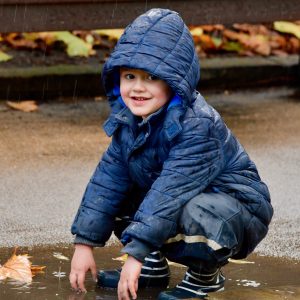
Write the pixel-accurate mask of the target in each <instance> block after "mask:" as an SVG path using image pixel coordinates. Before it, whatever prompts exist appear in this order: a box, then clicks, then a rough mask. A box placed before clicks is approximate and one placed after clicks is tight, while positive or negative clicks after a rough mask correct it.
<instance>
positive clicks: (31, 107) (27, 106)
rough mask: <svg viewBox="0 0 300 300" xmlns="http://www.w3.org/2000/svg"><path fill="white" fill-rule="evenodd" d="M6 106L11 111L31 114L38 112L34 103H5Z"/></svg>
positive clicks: (29, 101)
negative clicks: (11, 109)
mask: <svg viewBox="0 0 300 300" xmlns="http://www.w3.org/2000/svg"><path fill="white" fill-rule="evenodd" d="M6 104H7V105H8V106H9V107H10V108H13V109H16V110H21V111H23V112H33V111H36V110H38V106H37V104H36V102H35V101H31V100H28V101H21V102H12V101H6Z"/></svg>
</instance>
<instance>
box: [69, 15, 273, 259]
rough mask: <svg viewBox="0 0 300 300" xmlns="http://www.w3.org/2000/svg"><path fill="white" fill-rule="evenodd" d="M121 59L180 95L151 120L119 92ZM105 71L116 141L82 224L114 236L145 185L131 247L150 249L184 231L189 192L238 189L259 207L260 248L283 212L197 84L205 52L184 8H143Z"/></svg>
mask: <svg viewBox="0 0 300 300" xmlns="http://www.w3.org/2000/svg"><path fill="white" fill-rule="evenodd" d="M120 66H124V67H128V68H134V69H142V70H145V71H147V72H148V73H151V74H153V75H155V76H158V77H159V78H161V79H163V80H165V81H166V82H167V83H168V85H169V86H170V87H171V88H172V90H173V92H174V95H175V97H174V98H173V99H172V100H171V101H170V102H169V103H168V104H166V106H165V107H163V108H161V109H160V110H159V111H157V112H155V113H153V114H152V115H150V116H149V117H148V118H147V119H145V120H142V119H140V118H139V117H136V116H134V115H133V114H132V113H131V112H130V111H129V109H128V108H127V107H126V106H125V105H124V103H123V101H122V99H121V96H120V94H119V88H118V85H119V67H120ZM102 76H103V84H104V87H105V90H106V93H107V96H108V99H109V102H110V105H111V108H112V111H111V115H110V117H109V119H108V120H107V121H106V122H105V124H104V130H105V132H106V133H107V135H108V136H112V141H111V144H110V145H109V147H108V149H107V151H106V152H105V153H104V155H103V157H102V159H101V161H100V163H99V165H98V166H97V168H96V170H95V172H94V174H93V176H92V177H91V180H90V182H89V183H88V186H87V188H86V191H85V193H84V196H83V199H82V202H81V205H80V207H79V210H78V213H77V215H76V217H75V220H74V223H73V225H72V233H73V234H76V235H77V237H78V238H80V239H82V240H86V241H91V242H92V243H95V244H97V245H104V244H105V242H106V241H107V240H108V239H109V237H110V235H111V233H112V231H113V226H114V220H115V217H116V216H118V214H119V213H120V210H121V209H122V207H123V206H126V205H129V203H130V201H131V198H132V196H131V195H132V194H133V193H134V192H135V189H136V188H138V189H139V191H140V192H141V191H142V192H141V194H142V195H143V197H142V198H141V199H140V204H139V207H138V210H137V211H136V214H135V216H134V222H132V223H131V225H130V226H128V227H127V229H126V230H125V231H124V232H123V236H122V242H123V244H124V245H126V246H125V248H124V251H125V252H127V253H129V254H130V255H132V256H135V257H141V253H142V257H144V256H146V255H147V254H148V253H149V252H150V251H151V250H152V249H157V248H160V247H161V246H162V245H163V244H164V242H165V241H166V240H167V239H168V238H170V237H172V236H175V235H176V230H177V223H178V219H179V217H180V214H181V211H182V208H183V206H184V205H185V204H186V203H187V202H188V201H189V200H191V199H192V198H193V197H195V196H197V195H198V194H200V193H202V192H206V191H211V190H213V191H215V192H218V191H221V192H225V193H227V194H230V195H231V196H233V197H235V198H236V199H238V200H239V201H240V202H241V203H242V204H243V205H244V206H245V207H246V208H247V210H248V211H249V212H250V214H251V215H252V219H251V222H250V224H248V227H247V228H246V233H247V237H248V239H249V245H248V247H249V249H247V250H246V253H249V252H250V251H252V250H253V248H254V247H255V246H256V245H257V243H258V242H259V241H260V240H261V239H262V238H263V237H264V236H265V234H266V233H267V228H268V224H269V222H270V220H271V217H272V214H273V210H272V207H271V204H270V195H269V191H268V188H267V186H266V185H265V184H264V183H263V182H262V181H261V179H260V177H259V175H258V172H257V169H256V166H255V164H254V163H253V162H252V161H251V159H250V158H249V156H248V154H247V153H246V152H245V150H244V148H243V147H242V145H241V144H240V143H239V141H238V140H237V139H236V137H235V136H234V135H233V134H232V132H231V131H230V130H229V129H228V128H227V126H226V125H225V123H224V122H223V120H222V118H221V117H220V115H219V114H218V112H217V111H216V110H215V109H214V108H212V107H211V106H210V105H208V104H207V103H206V101H205V100H204V98H203V97H202V96H201V94H200V93H199V92H197V91H196V90H195V89H196V85H197V83H198V81H199V78H200V66H199V60H198V57H197V53H196V51H195V48H194V44H193V39H192V37H191V35H190V32H189V30H188V28H187V27H186V25H185V24H184V22H183V21H182V19H181V18H180V16H179V15H178V14H177V13H176V12H173V11H170V10H166V9H152V10H150V11H148V12H147V13H145V14H143V15H141V16H140V17H138V18H137V19H136V20H135V21H134V22H133V23H132V24H130V25H129V26H128V27H127V28H126V30H125V32H124V34H123V35H122V37H121V38H120V39H119V42H118V44H117V45H116V47H115V49H114V51H113V52H112V54H111V56H110V58H109V59H108V60H107V62H106V63H105V65H104V68H103V72H102ZM221 205H222V203H220V206H221ZM216 209H217V208H216ZM243 226H244V225H243ZM243 226H241V228H244V227H243ZM258 228H259V230H258ZM225 240H226V239H225ZM228 243H229V244H230V241H229V242H228ZM226 246H227V245H224V247H226Z"/></svg>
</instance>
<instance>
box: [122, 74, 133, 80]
mask: <svg viewBox="0 0 300 300" xmlns="http://www.w3.org/2000/svg"><path fill="white" fill-rule="evenodd" d="M124 77H125V78H126V79H134V75H133V74H131V73H127V74H125V75H124Z"/></svg>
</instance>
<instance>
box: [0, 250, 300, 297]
mask: <svg viewBox="0 0 300 300" xmlns="http://www.w3.org/2000/svg"><path fill="white" fill-rule="evenodd" d="M119 250H120V248H119V247H106V248H102V249H95V259H96V262H97V265H98V267H99V268H115V267H119V266H120V262H118V261H113V260H112V257H118V256H120V252H119ZM25 253H28V254H29V255H30V256H31V261H32V263H33V264H35V265H45V266H46V269H45V272H44V274H37V275H36V276H35V277H34V279H33V282H32V284H30V285H24V284H18V283H16V282H13V281H10V280H7V281H4V282H1V281H0V299H9V300H11V299H21V300H22V299H48V300H49V299H50V300H51V299H68V300H81V299H95V300H102V299H103V300H106V299H107V300H109V299H111V300H112V299H117V296H116V292H115V291H113V290H103V289H99V288H95V284H94V282H93V281H92V278H91V276H90V275H88V276H87V280H86V288H87V290H88V293H87V294H85V295H83V294H81V295H78V294H76V293H75V292H73V291H72V290H71V288H70V285H69V280H68V274H69V270H70V261H66V260H64V259H61V258H60V255H63V256H66V257H68V258H70V259H71V257H72V253H73V247H72V246H70V245H58V246H51V247H32V248H26V247H22V248H19V249H18V254H25ZM11 254H12V249H11V248H2V249H0V263H2V264H3V263H4V262H5V261H6V260H7V259H8V258H9V257H10V255H11ZM247 261H249V262H254V263H249V264H236V263H229V264H228V265H227V266H226V267H225V268H224V273H225V276H226V279H227V280H226V284H225V291H223V292H219V293H215V294H210V296H209V299H211V300H223V299H227V300H228V299H232V300H233V299H234V300H250V299H251V300H256V299H259V300H275V299H300V261H295V260H287V259H278V258H270V257H262V256H257V255H251V256H249V257H248V259H247ZM171 272H172V277H171V282H170V286H174V285H176V283H178V282H179V281H180V280H181V279H182V276H183V274H184V272H185V268H180V267H175V266H171ZM158 293H159V290H150V289H148V290H140V291H139V297H138V299H141V300H148V299H156V297H157V295H158Z"/></svg>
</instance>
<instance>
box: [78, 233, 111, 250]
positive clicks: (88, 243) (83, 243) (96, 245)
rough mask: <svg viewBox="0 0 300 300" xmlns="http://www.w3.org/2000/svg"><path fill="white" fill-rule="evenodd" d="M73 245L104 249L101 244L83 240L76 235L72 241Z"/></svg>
mask: <svg viewBox="0 0 300 300" xmlns="http://www.w3.org/2000/svg"><path fill="white" fill-rule="evenodd" d="M74 244H82V245H88V246H92V247H104V245H105V244H103V243H95V242H93V241H90V240H88V239H85V238H84V237H82V236H80V235H76V237H75V239H74Z"/></svg>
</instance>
